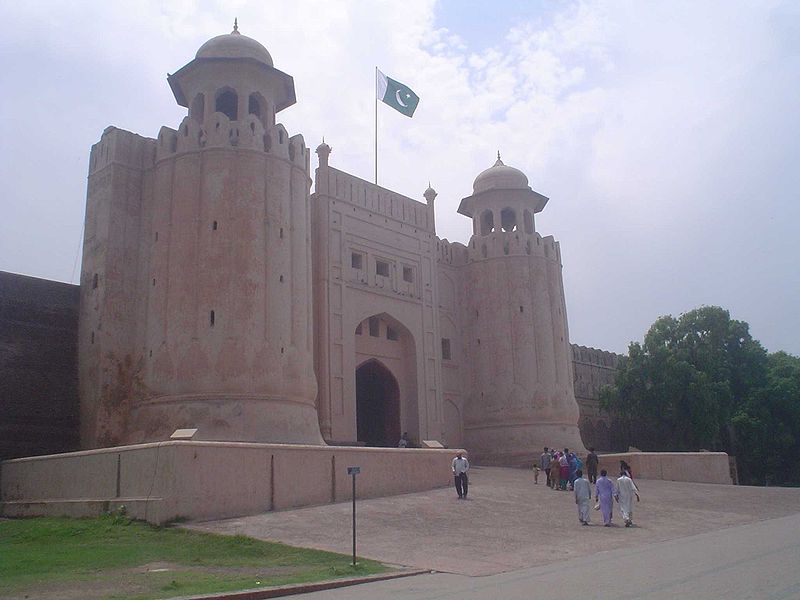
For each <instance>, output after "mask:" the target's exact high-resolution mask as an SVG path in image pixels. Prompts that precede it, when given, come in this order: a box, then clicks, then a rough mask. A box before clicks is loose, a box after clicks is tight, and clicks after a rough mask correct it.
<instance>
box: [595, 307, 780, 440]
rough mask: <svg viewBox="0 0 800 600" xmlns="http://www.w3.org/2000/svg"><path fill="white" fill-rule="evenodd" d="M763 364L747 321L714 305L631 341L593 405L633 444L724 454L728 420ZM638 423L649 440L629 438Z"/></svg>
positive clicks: (760, 377)
mask: <svg viewBox="0 0 800 600" xmlns="http://www.w3.org/2000/svg"><path fill="white" fill-rule="evenodd" d="M766 363H767V355H766V352H765V351H764V348H763V347H762V346H761V344H760V343H759V342H758V341H756V340H754V339H753V338H752V337H751V335H750V332H749V326H748V324H747V323H745V322H743V321H736V320H734V319H731V318H730V314H729V313H728V311H726V310H724V309H722V308H720V307H718V306H704V307H701V308H698V309H695V310H692V311H689V312H687V313H685V314H683V315H681V316H680V317H678V318H677V319H676V318H674V317H672V316H665V317H660V318H659V319H657V320H656V322H655V323H653V325H652V326H651V327H650V329H649V331H648V332H647V334H646V335H645V338H644V342H643V343H642V344H639V343H637V342H634V343H631V345H630V347H629V351H628V356H627V357H626V358H625V359H624V360H623V361H622V362H621V364H620V369H619V373H618V375H617V378H616V381H615V383H614V385H613V386H609V387H606V388H604V389H603V390H602V391H601V396H600V399H601V406H602V407H603V408H604V409H606V410H609V411H612V412H615V413H617V414H619V415H620V416H621V417H622V418H623V419H624V421H625V422H626V423H627V424H628V429H629V431H628V434H629V436H630V439H631V441H633V442H634V443H637V442H638V443H637V445H639V446H640V447H643V448H646V449H651V450H697V449H699V448H707V449H710V450H724V451H728V452H731V451H732V450H733V440H734V437H735V431H734V429H733V423H732V418H733V415H734V414H738V411H740V409H741V407H742V406H743V405H745V403H746V402H747V401H748V400H749V399H750V398H751V396H752V394H753V393H754V391H755V390H756V389H759V388H760V387H762V386H763V385H764V383H765V381H766ZM643 426H644V427H647V426H650V431H651V435H648V439H649V443H642V442H646V441H648V440H642V439H637V435H636V432H637V430H641V428H642V427H643ZM653 431H656V432H658V433H660V435H655V436H653V435H652V432H653ZM648 446H649V447H648Z"/></svg>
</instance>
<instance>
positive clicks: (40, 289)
mask: <svg viewBox="0 0 800 600" xmlns="http://www.w3.org/2000/svg"><path fill="white" fill-rule="evenodd" d="M78 301H79V288H78V286H77V285H70V284H67V283H59V282H57V281H47V280H45V279H37V278H35V277H26V276H24V275H16V274H14V273H5V272H0V460H2V459H6V458H14V457H17V456H36V455H42V454H50V453H54V452H65V451H69V450H77V449H78V412H79V410H78V351H77V349H78Z"/></svg>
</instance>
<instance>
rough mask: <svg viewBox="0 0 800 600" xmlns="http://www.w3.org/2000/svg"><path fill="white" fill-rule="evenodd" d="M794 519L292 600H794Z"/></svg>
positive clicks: (799, 577)
mask: <svg viewBox="0 0 800 600" xmlns="http://www.w3.org/2000/svg"><path fill="white" fill-rule="evenodd" d="M798 564H800V514H797V515H793V516H790V517H783V518H780V519H771V520H768V521H760V522H757V523H748V524H747V525H740V526H738V527H727V528H725V529H720V530H717V531H712V532H708V533H701V534H698V535H692V536H689V537H685V538H680V539H676V540H669V541H666V542H658V543H654V544H648V545H647V546H644V547H641V546H639V547H635V548H632V549H628V548H620V549H617V550H612V551H610V552H598V553H597V554H594V555H592V556H583V557H580V558H573V559H571V560H565V561H561V562H558V563H555V564H549V565H545V566H541V567H533V568H529V569H522V570H519V571H514V572H512V573H501V574H499V575H490V576H488V577H465V576H464V575H452V574H449V573H433V574H427V573H426V574H424V575H419V576H417V577H409V578H406V579H396V580H393V581H383V582H379V583H366V584H363V585H358V586H355V587H350V588H342V589H338V590H325V591H321V592H314V593H310V594H301V595H299V596H296V598H297V600H300V599H301V598H302V599H307V600H312V599H315V600H378V599H383V598H386V599H389V598H391V600H485V599H486V598H498V599H502V600H531V599H532V598H535V600H564V599H565V598H580V599H586V600H589V599H591V600H675V599H676V598H681V599H682V598H686V599H690V600H720V599H721V598H724V599H725V600H797V599H798V598H800V572H798V569H797V565H798Z"/></svg>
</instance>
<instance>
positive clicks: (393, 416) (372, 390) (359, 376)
mask: <svg viewBox="0 0 800 600" xmlns="http://www.w3.org/2000/svg"><path fill="white" fill-rule="evenodd" d="M356 421H357V430H358V441H359V442H363V443H365V444H366V445H367V446H396V445H397V440H399V439H400V433H401V432H400V389H399V387H398V385H397V379H395V377H394V375H392V373H391V371H389V369H387V368H386V367H385V366H383V365H382V364H381V363H380V361H377V360H374V359H372V360H368V361H367V362H365V363H364V364H362V365H361V366H360V367H358V368H357V369H356Z"/></svg>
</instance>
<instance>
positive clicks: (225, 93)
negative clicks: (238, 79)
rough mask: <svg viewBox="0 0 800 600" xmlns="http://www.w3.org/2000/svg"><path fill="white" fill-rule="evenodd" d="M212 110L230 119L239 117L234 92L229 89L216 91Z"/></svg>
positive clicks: (237, 100) (234, 119)
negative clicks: (214, 104) (215, 99)
mask: <svg viewBox="0 0 800 600" xmlns="http://www.w3.org/2000/svg"><path fill="white" fill-rule="evenodd" d="M214 110H215V111H216V112H221V113H222V114H224V115H226V116H227V117H228V118H229V119H230V120H231V121H236V120H237V119H238V118H239V97H238V96H237V95H236V92H234V91H233V90H231V89H225V90H222V91H220V92H217V102H216V106H215V107H214Z"/></svg>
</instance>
